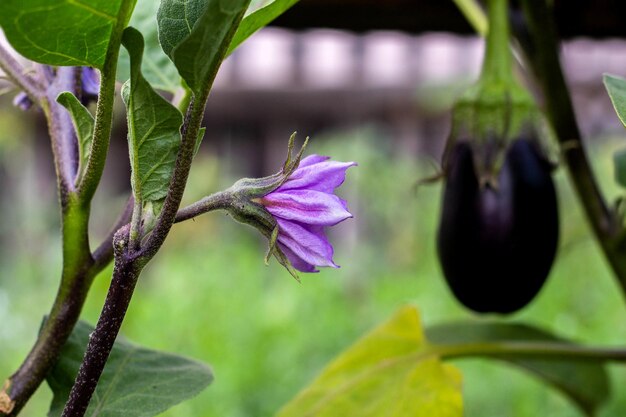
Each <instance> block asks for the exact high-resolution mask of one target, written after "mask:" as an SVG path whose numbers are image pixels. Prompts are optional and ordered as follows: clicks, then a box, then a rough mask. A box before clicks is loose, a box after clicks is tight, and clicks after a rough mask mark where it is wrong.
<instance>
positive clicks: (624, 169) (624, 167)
mask: <svg viewBox="0 0 626 417" xmlns="http://www.w3.org/2000/svg"><path fill="white" fill-rule="evenodd" d="M613 164H614V165H615V181H617V183H618V184H619V185H621V186H622V187H626V149H621V150H619V151H616V152H615V153H614V154H613Z"/></svg>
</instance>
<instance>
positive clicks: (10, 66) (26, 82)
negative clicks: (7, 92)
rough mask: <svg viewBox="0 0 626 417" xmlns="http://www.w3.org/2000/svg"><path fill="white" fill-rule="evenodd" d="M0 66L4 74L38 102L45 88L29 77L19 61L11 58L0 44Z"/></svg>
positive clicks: (34, 101)
mask: <svg viewBox="0 0 626 417" xmlns="http://www.w3.org/2000/svg"><path fill="white" fill-rule="evenodd" d="M0 68H2V70H3V71H4V72H5V73H6V75H7V76H8V77H9V78H10V79H11V81H13V82H14V83H15V85H17V86H18V87H19V88H21V89H22V90H24V92H25V93H26V94H28V97H29V98H30V99H31V100H32V101H33V103H38V102H39V100H40V99H41V97H42V96H43V94H44V91H45V88H44V86H43V85H41V84H40V83H39V81H38V80H36V79H34V78H32V77H30V76H29V75H27V74H26V73H24V68H23V67H22V66H21V65H20V63H19V62H17V61H16V60H15V58H13V56H12V55H11V53H10V52H9V51H8V50H7V49H6V48H5V47H4V46H2V45H1V44H0Z"/></svg>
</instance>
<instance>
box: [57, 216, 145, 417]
mask: <svg viewBox="0 0 626 417" xmlns="http://www.w3.org/2000/svg"><path fill="white" fill-rule="evenodd" d="M113 246H114V247H115V250H116V255H115V268H114V270H113V279H112V281H111V286H110V287H109V292H108V294H107V298H106V301H105V303H104V308H103V309H102V313H101V314H100V318H99V319H98V323H97V325H96V329H95V330H94V332H93V333H92V334H91V336H90V337H89V344H88V345H87V351H86V352H85V357H84V360H83V363H82V364H81V366H80V369H79V371H78V376H77V377H76V382H75V383H74V386H73V387H72V390H71V392H70V396H69V399H68V401H67V403H66V405H65V409H64V410H63V414H62V416H63V417H82V416H83V415H84V414H85V411H86V410H87V407H88V406H89V402H90V401H91V397H92V395H93V393H94V391H95V389H96V385H97V384H98V380H99V379H100V375H101V374H102V371H103V370H104V365H105V364H106V362H107V360H108V358H109V354H110V353H111V349H112V348H113V343H114V342H115V339H116V338H117V334H118V333H119V330H120V327H121V326H122V321H123V320H124V316H125V315H126V311H127V310H128V305H129V304H130V300H131V298H132V295H133V291H134V289H135V285H136V284H137V279H138V278H139V273H140V271H141V269H142V267H143V265H142V264H141V263H139V262H136V259H130V258H127V257H126V256H125V255H124V251H126V249H127V247H128V227H124V228H122V229H120V231H119V232H118V233H116V235H115V238H114V240H113Z"/></svg>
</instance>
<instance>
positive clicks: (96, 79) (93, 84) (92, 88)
mask: <svg viewBox="0 0 626 417" xmlns="http://www.w3.org/2000/svg"><path fill="white" fill-rule="evenodd" d="M81 72H82V74H81V81H82V88H83V93H84V94H87V95H91V96H97V95H98V93H99V92H100V76H99V75H98V72H97V71H96V70H95V69H93V68H90V67H82V70H81Z"/></svg>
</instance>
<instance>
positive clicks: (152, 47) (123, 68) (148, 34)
mask: <svg viewBox="0 0 626 417" xmlns="http://www.w3.org/2000/svg"><path fill="white" fill-rule="evenodd" d="M159 4H160V2H159V1H157V0H138V1H137V5H136V6H135V11H134V12H133V17H132V18H131V19H130V26H132V27H134V28H135V29H137V30H139V31H140V32H141V34H142V35H143V38H144V41H145V48H144V53H143V61H142V64H141V72H142V73H143V76H144V77H145V78H146V80H148V82H149V83H150V84H151V85H152V87H154V88H156V89H159V90H164V91H169V92H172V93H173V92H176V91H177V90H178V89H179V88H180V86H181V84H180V75H178V70H177V69H176V67H175V66H174V63H173V62H172V61H171V60H170V59H169V57H168V56H167V55H165V52H163V49H161V45H160V44H159V35H158V30H157V29H158V26H157V18H156V14H157V10H158V9H159ZM117 78H118V80H120V81H126V80H127V79H129V78H130V61H129V57H128V53H126V52H124V51H121V52H120V62H119V66H118V70H117Z"/></svg>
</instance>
